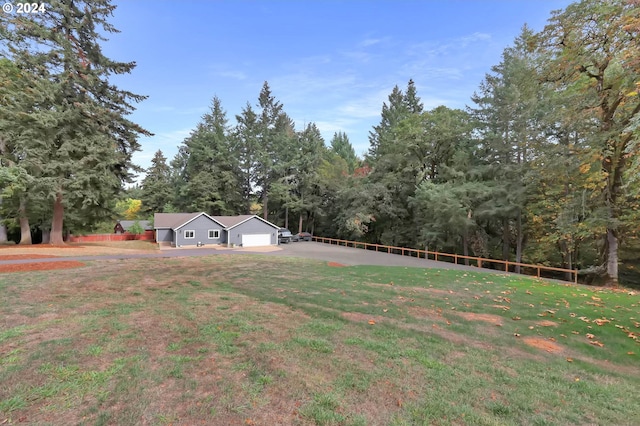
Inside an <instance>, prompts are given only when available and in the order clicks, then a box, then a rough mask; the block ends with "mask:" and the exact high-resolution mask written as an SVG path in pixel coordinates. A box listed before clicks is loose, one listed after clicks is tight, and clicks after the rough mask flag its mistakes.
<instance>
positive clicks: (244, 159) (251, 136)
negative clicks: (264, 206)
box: [231, 103, 259, 214]
mask: <svg viewBox="0 0 640 426" xmlns="http://www.w3.org/2000/svg"><path fill="white" fill-rule="evenodd" d="M236 122H237V124H236V126H235V128H234V130H233V132H232V139H231V140H232V143H233V152H236V153H237V155H238V160H239V167H240V182H241V186H242V202H243V211H244V213H247V214H248V213H249V212H250V209H251V204H252V202H253V201H254V200H253V193H254V191H253V189H254V188H253V182H255V181H256V175H255V173H256V164H257V161H258V147H259V143H258V115H257V114H256V112H255V111H254V110H253V107H252V106H251V104H249V103H247V105H246V106H245V107H244V108H243V109H242V112H241V114H239V115H236Z"/></svg>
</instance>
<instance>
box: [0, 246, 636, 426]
mask: <svg viewBox="0 0 640 426" xmlns="http://www.w3.org/2000/svg"><path fill="white" fill-rule="evenodd" d="M0 318H2V320H1V322H0V383H1V384H2V385H1V386H0V424H3V422H4V423H18V422H21V421H22V422H26V423H27V424H86V425H106V424H114V425H115V424H117V425H129V424H131V425H133V424H154V425H156V424H160V425H162V424H167V425H168V424H173V425H178V424H181V425H195V424H221V425H222V424H224V425H231V424H237V425H276V424H283V425H288V424H293V425H313V424H317V425H430V424H443V425H445V424H456V425H460V424H462V425H464V424H469V425H509V424H513V425H545V424H548V425H557V424H580V425H583V424H602V425H614V424H615V425H627V424H628V425H632V424H637V422H638V413H640V362H639V356H640V338H639V337H638V336H639V335H640V296H639V295H637V294H634V293H633V292H631V291H618V292H612V291H606V290H601V289H596V288H589V287H582V286H570V285H564V284H558V283H549V282H545V281H536V280H532V279H528V278H526V277H519V276H511V275H510V276H501V275H491V274H486V273H482V272H478V273H469V272H459V271H458V272H456V271H444V270H424V269H417V268H402V267H371V266H357V267H331V266H327V265H326V264H324V263H320V262H314V261H310V260H302V259H286V258H276V257H267V256H258V255H256V256H249V255H240V256H233V255H218V256H212V257H207V258H185V259H142V260H140V259H136V260H128V261H99V262H98V261H96V262H91V263H90V265H89V266H87V267H85V268H80V269H73V270H60V271H51V272H32V273H16V274H2V275H0Z"/></svg>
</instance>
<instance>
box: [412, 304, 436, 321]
mask: <svg viewBox="0 0 640 426" xmlns="http://www.w3.org/2000/svg"><path fill="white" fill-rule="evenodd" d="M407 311H408V312H409V315H411V316H412V317H414V318H417V319H422V320H424V319H428V320H430V321H438V322H446V319H445V318H444V317H443V316H442V309H431V308H424V307H422V306H410V307H409V308H408V309H407Z"/></svg>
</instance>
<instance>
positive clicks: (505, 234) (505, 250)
mask: <svg viewBox="0 0 640 426" xmlns="http://www.w3.org/2000/svg"><path fill="white" fill-rule="evenodd" d="M510 240H511V232H510V231H509V219H508V218H505V219H503V220H502V260H509V250H510V248H511V247H510V246H511V244H510V242H511V241H510Z"/></svg>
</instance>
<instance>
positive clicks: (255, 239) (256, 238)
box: [242, 234, 271, 247]
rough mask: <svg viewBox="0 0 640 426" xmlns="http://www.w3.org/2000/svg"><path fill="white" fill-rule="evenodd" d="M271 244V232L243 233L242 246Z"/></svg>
mask: <svg viewBox="0 0 640 426" xmlns="http://www.w3.org/2000/svg"><path fill="white" fill-rule="evenodd" d="M268 245H271V234H255V235H249V234H242V247H258V246H268Z"/></svg>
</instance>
